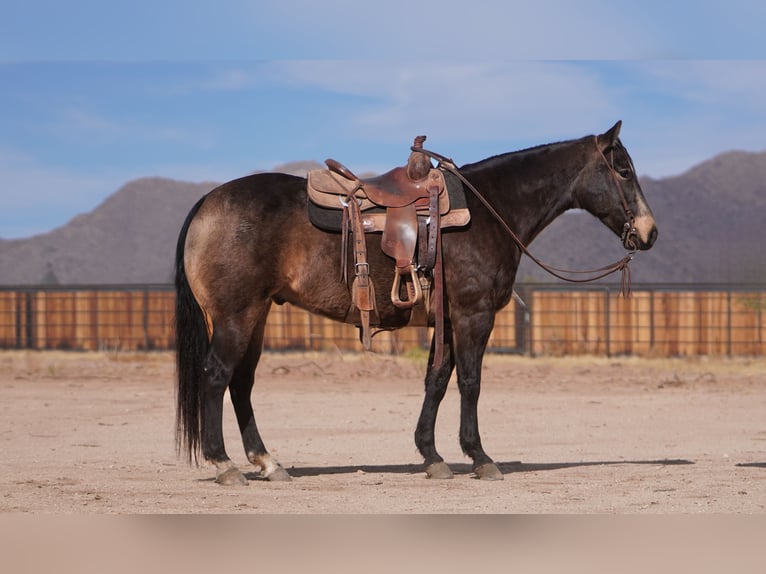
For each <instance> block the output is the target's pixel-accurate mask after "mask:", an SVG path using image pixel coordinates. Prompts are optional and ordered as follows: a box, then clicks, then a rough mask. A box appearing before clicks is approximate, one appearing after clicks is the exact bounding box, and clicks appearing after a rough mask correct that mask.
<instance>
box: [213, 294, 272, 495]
mask: <svg viewBox="0 0 766 574" xmlns="http://www.w3.org/2000/svg"><path fill="white" fill-rule="evenodd" d="M266 309H267V310H268V307H267V308H266ZM261 316H263V317H265V313H258V312H256V311H255V310H254V309H252V310H250V312H243V313H239V314H237V316H235V317H229V318H225V319H224V318H220V319H218V320H215V322H214V323H215V326H214V329H213V336H212V339H211V345H210V351H209V353H208V355H207V357H206V358H205V362H204V372H205V389H204V398H203V401H204V407H203V416H202V455H203V456H204V457H205V459H206V460H209V461H210V462H212V463H213V464H214V465H215V467H216V482H218V483H219V484H225V485H235V484H239V485H244V484H247V479H246V478H245V477H244V475H243V474H242V473H241V472H240V471H239V469H238V468H237V467H236V466H235V465H234V463H233V462H232V461H231V459H230V458H229V456H228V454H226V448H225V446H224V440H223V396H224V393H225V391H226V388H227V387H229V385H230V383H231V382H232V380H233V378H234V375H235V372H237V371H238V370H239V365H240V363H241V362H242V360H243V358H244V357H245V356H246V355H247V351H248V349H249V347H250V342H251V340H252V337H253V331H254V327H253V325H257V324H259V323H260V320H259V317H261ZM261 329H262V328H261Z"/></svg>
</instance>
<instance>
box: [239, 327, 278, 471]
mask: <svg viewBox="0 0 766 574" xmlns="http://www.w3.org/2000/svg"><path fill="white" fill-rule="evenodd" d="M265 326H266V316H265V314H264V316H263V319H262V320H261V321H260V322H259V324H258V325H257V326H256V328H255V330H254V331H253V338H252V340H251V341H250V346H249V347H248V350H247V353H245V356H244V357H243V358H242V361H240V363H239V365H238V366H237V368H236V369H235V371H234V375H233V376H232V379H231V383H230V384H229V394H230V395H231V402H232V404H233V405H234V412H235V413H236V414H237V423H238V424H239V431H240V433H242V443H243V444H244V447H245V453H246V454H247V459H248V460H249V461H250V462H251V463H252V464H254V465H255V466H259V467H260V468H261V474H262V475H263V476H264V477H265V478H267V479H269V480H271V481H283V480H290V475H289V474H288V473H287V471H286V470H285V469H284V468H282V466H281V465H280V464H279V463H278V462H277V461H276V460H275V459H274V458H273V457H272V456H271V455H270V454H269V453H268V451H267V450H266V447H265V445H264V444H263V440H262V439H261V435H260V433H259V432H258V427H257V426H256V424H255V415H254V414H253V405H252V403H251V402H250V393H251V391H252V388H253V382H254V377H255V368H256V367H257V365H258V361H259V359H260V357H261V351H262V349H263V331H264V328H265Z"/></svg>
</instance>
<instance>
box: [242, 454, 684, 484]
mask: <svg viewBox="0 0 766 574" xmlns="http://www.w3.org/2000/svg"><path fill="white" fill-rule="evenodd" d="M495 464H497V467H498V469H500V472H502V473H503V474H513V473H517V472H544V471H548V470H560V469H564V468H577V467H581V466H607V465H618V464H646V465H655V466H675V465H682V464H694V462H692V461H690V460H685V459H658V460H599V461H580V462H544V463H523V462H521V461H512V462H498V463H495ZM449 466H450V468H451V469H452V472H453V473H454V474H456V475H466V474H468V475H470V474H473V468H472V466H471V465H470V464H468V463H449ZM287 472H289V473H290V476H292V477H294V478H300V477H304V476H320V475H331V474H355V473H364V474H421V473H423V472H425V466H424V465H423V464H379V465H375V464H360V465H347V466H292V467H290V468H288V469H287ZM245 476H246V477H247V479H248V480H265V479H264V478H263V477H262V476H261V475H260V474H259V473H257V472H249V473H245Z"/></svg>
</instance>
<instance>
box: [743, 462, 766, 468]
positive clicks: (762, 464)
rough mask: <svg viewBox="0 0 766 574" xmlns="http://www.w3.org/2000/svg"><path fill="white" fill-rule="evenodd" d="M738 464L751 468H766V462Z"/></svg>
mask: <svg viewBox="0 0 766 574" xmlns="http://www.w3.org/2000/svg"><path fill="white" fill-rule="evenodd" d="M737 466H742V467H749V468H766V462H740V463H738V464H737Z"/></svg>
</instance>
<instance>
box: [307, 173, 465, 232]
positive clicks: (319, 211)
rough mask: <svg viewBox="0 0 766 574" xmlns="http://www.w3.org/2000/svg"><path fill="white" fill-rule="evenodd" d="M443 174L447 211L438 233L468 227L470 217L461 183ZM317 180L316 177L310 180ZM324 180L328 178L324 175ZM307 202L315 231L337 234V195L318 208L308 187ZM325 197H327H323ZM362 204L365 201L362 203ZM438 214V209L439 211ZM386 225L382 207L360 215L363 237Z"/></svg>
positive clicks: (339, 214) (339, 217) (340, 213)
mask: <svg viewBox="0 0 766 574" xmlns="http://www.w3.org/2000/svg"><path fill="white" fill-rule="evenodd" d="M325 171H326V170H316V172H320V173H321V172H325ZM313 173H315V172H309V178H310V181H311V178H312V174H313ZM443 173H444V181H445V183H446V185H447V193H446V194H444V196H446V198H447V202H448V206H449V211H448V212H446V213H443V214H442V216H441V227H442V229H444V228H447V227H463V226H465V225H468V223H469V222H470V221H471V214H470V212H469V211H468V206H467V204H466V201H465V191H464V190H463V184H462V183H461V181H460V180H459V179H458V178H457V177H456V176H454V175H453V174H451V173H450V172H448V171H445V172H443ZM314 177H317V176H314ZM328 177H332V175H331V174H328ZM319 178H320V181H322V182H323V183H325V184H326V182H327V180H326V178H324V177H323V176H319ZM313 183H316V180H315V181H314V182H313ZM349 183H350V184H351V187H350V189H349V192H351V191H353V189H354V187H356V186H355V185H354V182H349ZM308 189H309V199H308V211H309V219H310V220H311V223H313V224H314V225H315V226H316V227H318V228H319V229H322V230H324V231H338V232H339V231H341V227H342V219H343V211H342V210H341V209H339V208H338V207H335V205H338V206H340V202H339V200H338V197H339V196H338V195H335V196H333V197H334V198H335V199H334V201H335V203H334V204H333V205H332V206H331V207H328V206H323V205H318V204H317V203H316V202H315V201H314V196H313V195H312V193H311V189H313V188H312V186H311V185H310V184H309V186H308ZM324 195H327V194H324ZM362 201H363V203H364V201H366V200H362ZM439 207H440V208H441V207H442V201H441V198H440V201H439ZM440 211H441V209H440ZM385 221H386V209H385V208H384V207H377V206H376V205H374V204H371V207H369V208H367V209H366V210H365V211H364V212H363V213H362V223H363V225H364V231H365V232H366V233H369V232H373V231H383V229H384V227H385Z"/></svg>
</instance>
